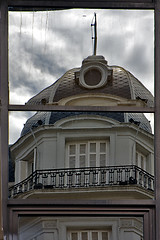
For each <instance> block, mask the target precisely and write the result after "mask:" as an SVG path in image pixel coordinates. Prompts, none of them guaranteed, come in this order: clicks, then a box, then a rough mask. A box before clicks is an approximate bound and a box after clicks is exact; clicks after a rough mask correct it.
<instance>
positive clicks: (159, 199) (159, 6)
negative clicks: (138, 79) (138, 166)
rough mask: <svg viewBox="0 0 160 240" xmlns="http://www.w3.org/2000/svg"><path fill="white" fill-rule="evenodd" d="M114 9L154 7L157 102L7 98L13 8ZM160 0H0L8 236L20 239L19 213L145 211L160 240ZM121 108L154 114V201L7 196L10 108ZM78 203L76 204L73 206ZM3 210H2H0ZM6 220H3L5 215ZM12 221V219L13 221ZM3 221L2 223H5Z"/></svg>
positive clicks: (149, 235) (0, 132) (147, 225)
mask: <svg viewBox="0 0 160 240" xmlns="http://www.w3.org/2000/svg"><path fill="white" fill-rule="evenodd" d="M86 7H87V8H109V9H111V8H112V9H114V8H116V9H122V8H123V9H146V10H147V9H152V10H154V11H155V107H154V108H138V109H137V107H124V106H118V107H79V108H77V107H76V108H75V107H63V106H61V107H60V106H44V105H43V106H36V105H10V104H9V101H8V9H9V10H16V9H19V10H22V11H23V10H24V9H25V10H31V9H33V8H34V10H36V9H37V10H38V9H46V8H47V9H60V8H61V9H66V8H86ZM159 12H160V0H157V1H155V0H124V1H123V2H122V1H120V0H117V1H113V0H100V1H95V0H93V1H82V0H75V1H68V0H62V1H58V0H50V1H49V0H47V1H40V0H30V1H26V0H8V1H7V0H1V2H0V99H1V105H0V110H1V111H0V114H1V116H0V123H1V128H0V142H1V147H0V159H1V169H0V170H1V174H2V177H1V182H0V183H1V188H2V190H1V196H0V197H1V199H2V204H1V209H0V210H2V209H3V229H4V236H5V237H6V239H14V240H16V239H17V234H18V217H19V216H26V215H27V216H30V215H32V214H36V215H40V214H42V215H46V214H53V215H57V214H60V215H62V214H63V215H65V214H69V215H74V214H75V213H76V214H77V213H78V214H79V215H82V214H83V215H87V216H91V217H93V216H96V215H98V216H99V215H100V216H102V215H103V214H106V215H107V216H108V215H109V216H110V215H116V216H117V215H122V216H142V217H143V219H144V239H145V240H151V239H152V240H159V239H160V228H159V226H160V172H159V170H158V169H160V145H159V144H158V143H159V142H160V134H159V133H160V94H159V89H160V68H159V66H160V41H159V39H160V16H159ZM63 110H64V111H117V112H119V111H122V112H151V113H154V114H155V129H156V130H155V132H154V136H155V150H154V154H155V200H140V201H139V202H138V203H137V201H125V200H124V201H121V202H120V201H118V200H117V201H107V200H106V201H96V203H95V202H92V201H91V200H90V201H87V202H83V203H82V202H79V201H74V202H70V203H69V202H68V203H66V202H63V201H62V202H61V203H59V201H58V202H57V201H54V200H53V201H51V202H50V201H45V202H44V201H41V200H35V199H34V200H29V201H28V200H27V201H26V200H20V199H14V200H13V199H12V200H8V191H7V189H8V174H7V172H8V111H63ZM73 206H74V207H73ZM0 212H2V211H0ZM0 221H1V219H0ZM8 221H9V224H8ZM0 223H1V222H0Z"/></svg>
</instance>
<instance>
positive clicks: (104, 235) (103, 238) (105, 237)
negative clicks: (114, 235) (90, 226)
mask: <svg viewBox="0 0 160 240" xmlns="http://www.w3.org/2000/svg"><path fill="white" fill-rule="evenodd" d="M102 240H108V233H107V232H102Z"/></svg>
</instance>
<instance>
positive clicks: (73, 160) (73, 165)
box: [69, 157, 76, 168]
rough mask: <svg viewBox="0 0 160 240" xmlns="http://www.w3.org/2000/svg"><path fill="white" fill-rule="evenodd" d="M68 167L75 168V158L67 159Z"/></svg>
mask: <svg viewBox="0 0 160 240" xmlns="http://www.w3.org/2000/svg"><path fill="white" fill-rule="evenodd" d="M69 166H70V168H75V167H76V161H75V157H70V158H69Z"/></svg>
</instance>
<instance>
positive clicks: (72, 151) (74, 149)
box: [69, 145, 76, 155]
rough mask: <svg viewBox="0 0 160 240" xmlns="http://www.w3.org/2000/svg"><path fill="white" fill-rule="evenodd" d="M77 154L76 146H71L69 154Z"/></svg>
mask: <svg viewBox="0 0 160 240" xmlns="http://www.w3.org/2000/svg"><path fill="white" fill-rule="evenodd" d="M75 153H76V145H70V146H69V154H70V155H72V154H75Z"/></svg>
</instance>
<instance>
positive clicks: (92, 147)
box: [90, 143, 96, 153]
mask: <svg viewBox="0 0 160 240" xmlns="http://www.w3.org/2000/svg"><path fill="white" fill-rule="evenodd" d="M90 152H91V153H92V152H93V153H94V152H96V143H90Z"/></svg>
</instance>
